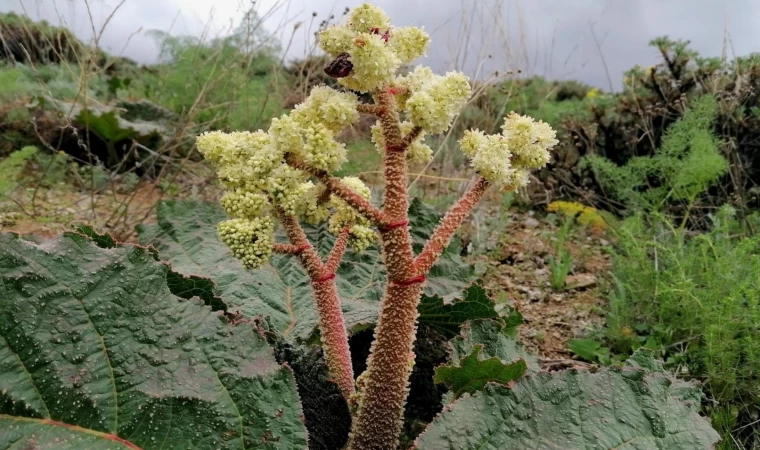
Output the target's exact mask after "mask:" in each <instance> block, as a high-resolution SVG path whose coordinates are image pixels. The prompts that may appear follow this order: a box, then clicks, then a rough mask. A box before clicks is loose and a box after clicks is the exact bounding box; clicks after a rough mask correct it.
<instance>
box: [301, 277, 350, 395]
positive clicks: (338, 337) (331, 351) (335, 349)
mask: <svg viewBox="0 0 760 450" xmlns="http://www.w3.org/2000/svg"><path fill="white" fill-rule="evenodd" d="M311 286H312V288H313V289H314V297H315V298H316V300H317V311H318V312H319V332H320V337H321V339H322V348H323V350H324V354H325V362H326V363H327V368H328V369H329V370H330V376H331V377H332V379H333V381H335V383H336V384H337V385H338V387H339V388H340V391H341V393H342V394H343V398H345V399H348V398H349V397H351V395H353V394H354V392H355V391H356V390H355V387H354V370H353V367H352V366H351V350H350V349H349V347H348V334H347V332H346V323H345V322H344V321H343V311H342V310H341V307H340V299H339V298H338V290H337V289H336V287H335V280H334V279H331V280H327V281H321V282H315V281H314V280H312V283H311Z"/></svg>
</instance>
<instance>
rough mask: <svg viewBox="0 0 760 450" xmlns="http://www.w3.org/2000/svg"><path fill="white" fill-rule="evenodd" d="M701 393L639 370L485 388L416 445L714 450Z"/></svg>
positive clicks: (557, 375) (558, 375)
mask: <svg viewBox="0 0 760 450" xmlns="http://www.w3.org/2000/svg"><path fill="white" fill-rule="evenodd" d="M699 399H700V392H699V390H698V389H696V388H694V387H693V386H689V385H687V384H685V383H683V382H679V381H675V380H673V379H672V378H669V377H668V376H667V375H665V374H663V373H648V371H646V370H645V369H642V368H622V369H621V368H617V367H611V368H608V369H603V370H601V371H599V372H597V373H593V374H592V373H588V372H577V371H574V370H566V371H562V372H554V373H538V374H536V375H532V376H529V377H526V378H523V379H522V380H520V381H518V382H517V383H516V384H515V385H514V387H513V388H511V389H510V388H507V387H504V386H499V385H494V384H489V385H487V386H486V387H485V389H484V390H483V391H481V392H477V393H475V394H473V395H472V396H469V397H463V398H461V399H460V400H458V401H456V402H455V403H454V404H453V405H451V406H450V407H448V408H447V409H446V410H445V411H444V412H442V413H441V414H440V415H438V417H436V418H435V419H434V420H433V423H431V424H430V426H429V427H428V428H427V429H426V431H425V432H424V433H423V434H422V435H421V436H420V437H419V438H418V439H417V441H416V445H417V447H416V448H419V449H420V450H427V449H431V450H432V449H442V448H450V449H457V450H469V449H494V450H495V449H502V448H596V449H613V448H627V447H628V446H630V445H633V444H631V443H632V442H636V444H635V445H636V448H652V449H683V450H698V449H704V450H708V449H712V448H714V447H713V446H714V444H715V443H716V442H717V441H718V435H717V433H716V432H715V431H714V430H712V428H710V425H709V423H708V422H707V421H706V420H705V419H703V418H701V417H699V415H698V414H697V411H698V408H699Z"/></svg>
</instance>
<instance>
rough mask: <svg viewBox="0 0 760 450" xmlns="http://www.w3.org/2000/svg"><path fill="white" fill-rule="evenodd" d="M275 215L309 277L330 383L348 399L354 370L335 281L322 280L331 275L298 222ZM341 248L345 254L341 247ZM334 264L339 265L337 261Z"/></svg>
mask: <svg viewBox="0 0 760 450" xmlns="http://www.w3.org/2000/svg"><path fill="white" fill-rule="evenodd" d="M277 214H278V216H279V218H280V223H281V224H282V226H283V228H285V233H286V234H287V235H288V239H290V242H291V243H292V244H293V245H294V246H296V247H299V248H300V249H302V250H301V251H299V252H298V253H297V254H298V257H299V258H300V260H301V264H302V265H303V266H304V268H305V269H306V272H307V273H308V274H309V278H310V279H311V287H312V289H313V290H314V297H315V298H316V303H317V315H318V317H319V321H318V322H319V332H320V338H321V340H322V349H323V351H324V354H325V361H326V362H327V368H328V369H329V371H330V376H331V377H332V378H333V381H335V383H336V384H337V385H338V388H340V391H341V393H342V394H343V397H344V398H346V399H348V398H349V397H350V396H351V395H352V394H354V392H355V391H356V389H355V387H354V369H353V366H352V365H351V350H350V349H349V347H348V334H347V332H346V324H345V321H344V320H343V310H342V309H341V306H340V298H339V297H338V290H337V288H336V287H335V279H334V278H329V277H328V278H327V279H325V276H326V275H330V274H332V273H334V271H329V267H328V266H326V265H325V264H323V263H322V260H321V259H320V258H319V254H318V253H317V251H316V250H315V249H314V247H313V246H312V245H311V244H310V243H309V241H308V239H307V238H306V233H304V231H303V229H302V228H301V226H300V225H299V223H298V220H297V219H296V218H295V217H294V216H292V215H289V214H286V213H285V212H284V211H282V209H279V208H278V210H277ZM344 234H346V237H345V238H346V239H347V238H348V233H344ZM341 236H342V235H341ZM339 239H340V238H339ZM336 245H339V243H336ZM342 246H343V250H344V251H345V243H343V244H342ZM333 253H334V252H333ZM342 255H343V252H342V251H341V252H340V256H341V257H342ZM338 262H340V259H339V258H338ZM336 266H337V264H336Z"/></svg>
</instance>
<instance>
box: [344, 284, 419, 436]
mask: <svg viewBox="0 0 760 450" xmlns="http://www.w3.org/2000/svg"><path fill="white" fill-rule="evenodd" d="M420 292H421V284H420V283H414V284H410V285H399V284H395V283H389V284H388V286H387V288H386V290H385V298H384V299H383V304H382V306H381V309H380V317H379V318H378V321H377V328H376V330H375V341H374V342H373V343H372V353H371V355H370V360H369V362H368V367H367V372H366V373H365V375H364V377H366V378H365V381H364V383H363V386H364V387H363V389H362V390H361V391H360V395H361V396H360V400H359V412H358V413H357V416H356V417H354V423H353V427H352V430H351V440H350V444H349V447H348V448H349V449H351V450H389V449H395V448H396V446H397V443H398V438H399V434H400V432H401V426H402V424H403V416H404V405H405V404H406V397H407V395H408V393H409V389H408V384H409V382H408V380H409V374H410V373H411V371H412V366H413V365H414V353H413V351H412V350H413V346H414V338H415V333H416V332H417V315H418V313H417V303H419V298H420Z"/></svg>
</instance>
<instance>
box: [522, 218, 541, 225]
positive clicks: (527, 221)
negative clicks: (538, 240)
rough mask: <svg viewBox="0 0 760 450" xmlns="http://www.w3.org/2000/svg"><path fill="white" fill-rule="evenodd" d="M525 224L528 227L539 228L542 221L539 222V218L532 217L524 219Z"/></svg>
mask: <svg viewBox="0 0 760 450" xmlns="http://www.w3.org/2000/svg"><path fill="white" fill-rule="evenodd" d="M523 225H525V227H526V228H538V226H539V225H540V223H539V222H538V220H536V219H534V218H533V217H530V218H527V219H525V220H524V221H523Z"/></svg>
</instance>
